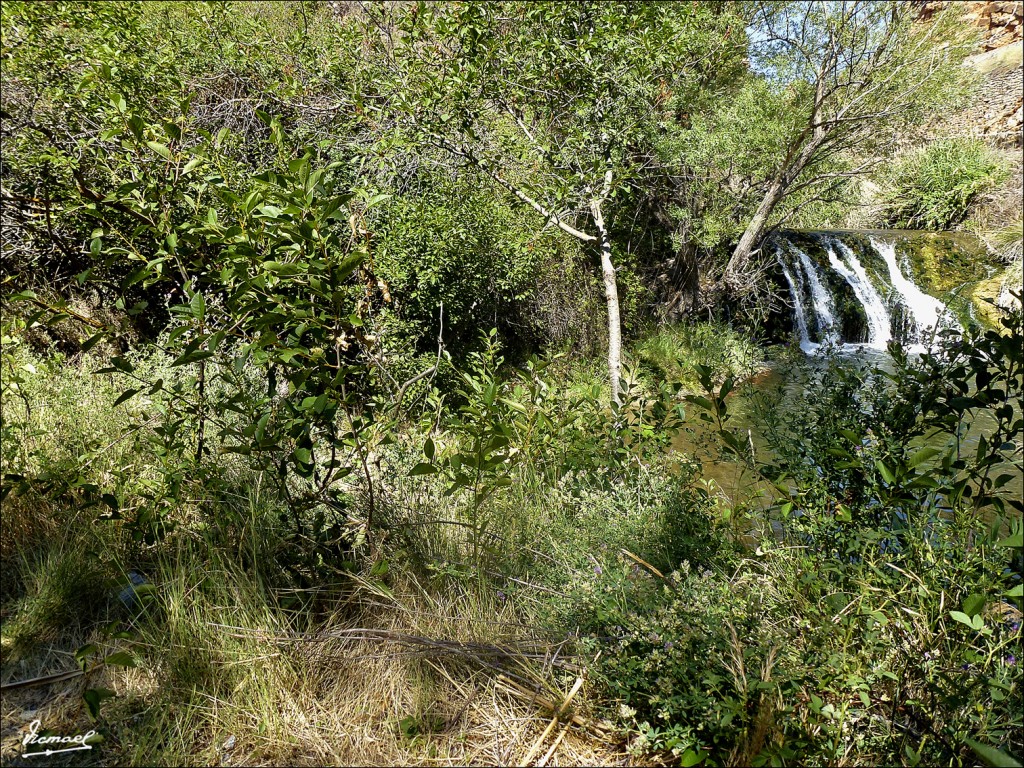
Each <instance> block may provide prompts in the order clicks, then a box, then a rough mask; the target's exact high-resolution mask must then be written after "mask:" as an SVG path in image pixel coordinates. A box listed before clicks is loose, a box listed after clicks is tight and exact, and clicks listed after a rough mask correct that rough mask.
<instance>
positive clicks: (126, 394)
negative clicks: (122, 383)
mask: <svg viewBox="0 0 1024 768" xmlns="http://www.w3.org/2000/svg"><path fill="white" fill-rule="evenodd" d="M140 391H141V390H139V389H129V390H127V391H126V392H122V393H121V395H120V397H118V398H117V400H115V401H114V405H113V406H112V407H114V408H116V407H117V406H119V405H120V404H121V403H123V402H124V401H126V400H131V399H132V398H133V397H135V396H136V395H137V394H139V392H140Z"/></svg>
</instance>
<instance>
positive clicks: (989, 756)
mask: <svg viewBox="0 0 1024 768" xmlns="http://www.w3.org/2000/svg"><path fill="white" fill-rule="evenodd" d="M964 741H965V742H967V746H969V747H970V748H971V749H973V750H974V754H976V755H977V756H978V757H980V758H981V760H982V762H984V763H985V765H990V766H993V768H1022V766H1021V763H1020V760H1018V759H1017V758H1016V757H1014V756H1013V755H1010V754H1007V753H1006V752H1003V750H1001V749H996V748H995V747H993V746H990V745H988V744H982V743H981V742H980V741H975V740H974V739H964Z"/></svg>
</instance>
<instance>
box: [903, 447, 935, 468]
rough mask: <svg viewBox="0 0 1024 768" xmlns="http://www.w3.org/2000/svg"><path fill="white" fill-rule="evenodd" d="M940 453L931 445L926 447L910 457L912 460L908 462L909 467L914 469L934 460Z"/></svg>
mask: <svg viewBox="0 0 1024 768" xmlns="http://www.w3.org/2000/svg"><path fill="white" fill-rule="evenodd" d="M939 453H940V451H939V449H938V448H935V447H933V446H930V445H928V446H925V447H924V448H922V449H921V450H919V451H918V452H917V453H915V454H914V455H913V456H911V457H910V460H909V461H908V462H907V466H908V467H910V468H911V469H913V468H914V467H916V466H918V465H920V464H922V463H924V462H926V461H928V459H930V458H932V457H933V456H937V455H938V454H939Z"/></svg>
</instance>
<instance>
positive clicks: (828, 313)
mask: <svg viewBox="0 0 1024 768" xmlns="http://www.w3.org/2000/svg"><path fill="white" fill-rule="evenodd" d="M794 251H796V255H797V258H798V259H799V260H800V265H801V266H802V267H803V270H804V272H805V273H806V274H807V282H808V284H809V285H810V287H811V303H812V304H813V305H814V314H815V315H816V316H817V318H818V336H819V337H820V338H821V341H822V343H834V342H836V341H838V340H839V333H838V331H837V330H836V325H837V324H836V317H835V304H834V302H833V301H832V294H831V293H829V292H828V290H826V288H825V286H824V285H822V282H821V278H820V277H818V270H817V269H815V266H814V262H812V261H811V257H810V256H808V255H807V254H806V253H804V252H803V251H801V250H800V249H799V248H796V247H795V246H794Z"/></svg>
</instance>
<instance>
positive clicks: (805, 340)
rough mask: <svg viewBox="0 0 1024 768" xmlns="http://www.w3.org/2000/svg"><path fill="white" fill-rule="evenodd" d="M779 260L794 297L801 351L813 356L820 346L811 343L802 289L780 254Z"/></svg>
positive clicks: (794, 312) (794, 314) (794, 313)
mask: <svg viewBox="0 0 1024 768" xmlns="http://www.w3.org/2000/svg"><path fill="white" fill-rule="evenodd" d="M778 260H779V266H781V267H782V274H783V276H784V277H785V278H786V282H787V283H789V293H790V295H791V296H792V297H793V316H794V317H795V318H796V328H797V333H798V334H799V335H800V349H802V350H803V351H804V352H805V353H806V354H808V355H810V354H813V353H814V352H817V351H818V346H819V345H818V344H815V343H814V342H813V341H811V335H810V333H809V332H808V330H807V312H805V311H804V300H803V298H802V297H801V291H800V287H799V285H798V284H797V282H796V278H794V277H793V272H792V271H791V270H790V268H789V265H787V264H786V262H785V261H784V260H783V258H782V254H781V253H779V254H778Z"/></svg>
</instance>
